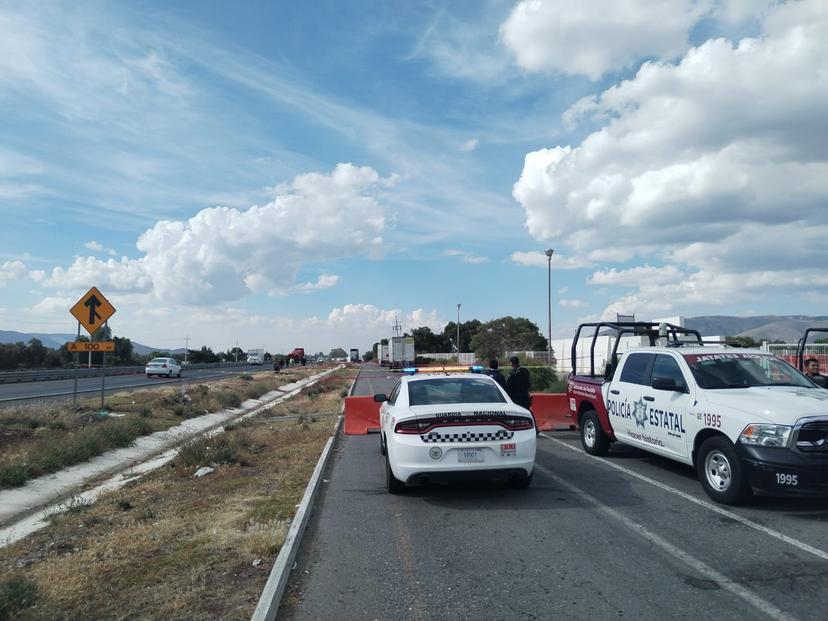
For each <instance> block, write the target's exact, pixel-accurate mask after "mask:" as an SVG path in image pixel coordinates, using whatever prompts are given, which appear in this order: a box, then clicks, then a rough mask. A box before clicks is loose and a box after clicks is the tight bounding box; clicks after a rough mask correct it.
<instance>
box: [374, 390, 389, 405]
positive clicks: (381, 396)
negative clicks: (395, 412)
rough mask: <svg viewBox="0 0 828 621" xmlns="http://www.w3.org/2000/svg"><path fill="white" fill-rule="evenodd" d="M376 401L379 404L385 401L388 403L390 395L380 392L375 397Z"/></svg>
mask: <svg viewBox="0 0 828 621" xmlns="http://www.w3.org/2000/svg"><path fill="white" fill-rule="evenodd" d="M374 401H376V402H377V403H382V402H383V401H388V395H386V394H385V393H384V392H380V393H377V394H375V395H374Z"/></svg>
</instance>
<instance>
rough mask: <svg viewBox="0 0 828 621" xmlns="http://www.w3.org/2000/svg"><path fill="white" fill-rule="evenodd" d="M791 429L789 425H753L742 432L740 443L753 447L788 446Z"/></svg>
mask: <svg viewBox="0 0 828 621" xmlns="http://www.w3.org/2000/svg"><path fill="white" fill-rule="evenodd" d="M791 429H792V428H791V427H789V426H787V425H763V424H752V425H748V426H747V427H745V429H744V431H742V434H741V435H740V436H739V442H741V443H742V444H748V445H751V446H788V438H790V437H791Z"/></svg>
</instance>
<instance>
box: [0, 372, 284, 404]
mask: <svg viewBox="0 0 828 621" xmlns="http://www.w3.org/2000/svg"><path fill="white" fill-rule="evenodd" d="M263 369H264V370H268V369H270V370H272V367H269V366H267V365H264V366H262V365H249V366H241V367H232V368H227V369H221V368H214V369H198V370H195V369H187V367H184V369H183V370H182V371H181V378H180V379H177V378H169V379H168V378H166V377H155V376H153V377H151V378H148V377H146V376H145V375H144V374H143V373H136V374H134V375H113V376H109V377H107V378H106V385H105V391H106V392H107V393H109V392H113V391H116V390H124V389H133V388H147V387H152V386H160V385H169V384H170V383H178V382H198V381H203V380H205V379H210V378H213V379H215V378H221V377H230V376H233V375H238V374H239V373H245V372H248V373H249V372H254V371H261V370H263ZM73 386H74V380H72V379H63V380H48V381H43V382H21V383H18V384H0V406H2V405H15V404H18V403H21V402H25V401H33V400H38V399H64V400H65V399H67V398H68V399H71V398H72V391H73ZM100 392H101V378H100V377H89V378H79V379H78V394H79V396H83V397H88V396H90V395H94V394H95V393H97V394H100Z"/></svg>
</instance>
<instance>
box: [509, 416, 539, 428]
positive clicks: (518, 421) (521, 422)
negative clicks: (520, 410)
mask: <svg viewBox="0 0 828 621" xmlns="http://www.w3.org/2000/svg"><path fill="white" fill-rule="evenodd" d="M502 424H503V426H504V427H506V429H508V430H509V431H524V430H526V429H532V428H533V427H534V426H535V423H534V421H533V420H532V419H531V418H525V417H523V416H515V417H514V418H507V419H505V420H504V421H502Z"/></svg>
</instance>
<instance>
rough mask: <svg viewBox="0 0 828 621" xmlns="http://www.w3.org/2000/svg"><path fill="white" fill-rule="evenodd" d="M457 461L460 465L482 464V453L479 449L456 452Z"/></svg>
mask: <svg viewBox="0 0 828 621" xmlns="http://www.w3.org/2000/svg"><path fill="white" fill-rule="evenodd" d="M457 461H458V462H460V463H461V464H482V463H483V451H482V450H481V449H462V450H460V451H457Z"/></svg>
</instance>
